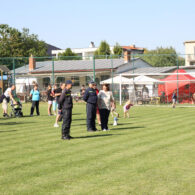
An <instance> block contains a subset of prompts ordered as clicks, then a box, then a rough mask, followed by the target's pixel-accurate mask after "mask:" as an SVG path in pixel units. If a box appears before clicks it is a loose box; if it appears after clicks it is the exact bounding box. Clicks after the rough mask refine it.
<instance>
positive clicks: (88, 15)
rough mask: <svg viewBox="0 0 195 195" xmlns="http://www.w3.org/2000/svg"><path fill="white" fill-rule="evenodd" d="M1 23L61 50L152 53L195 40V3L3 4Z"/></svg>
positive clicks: (43, 0)
mask: <svg viewBox="0 0 195 195" xmlns="http://www.w3.org/2000/svg"><path fill="white" fill-rule="evenodd" d="M0 5H1V9H0V10H1V11H0V23H4V24H5V23H6V24H9V25H10V26H13V27H16V28H18V29H22V28H23V27H26V28H29V29H30V32H31V33H35V34H38V36H39V38H40V39H42V40H44V41H46V42H47V43H50V44H53V45H55V46H58V47H60V48H62V49H63V48H67V47H71V48H75V47H76V48H81V47H88V45H89V42H90V41H94V42H95V44H96V45H97V46H98V45H99V43H100V41H101V40H107V41H108V43H109V44H110V45H114V44H115V43H116V42H119V44H121V45H131V44H135V45H137V46H140V47H146V48H148V49H154V48H156V47H157V46H163V47H166V46H173V47H174V48H175V49H176V50H177V51H178V52H179V53H184V46H183V42H184V41H185V40H195V25H194V20H195V1H194V0H137V1H136V0H134V1H133V0H31V1H30V0H17V1H16V0H6V1H4V0H0Z"/></svg>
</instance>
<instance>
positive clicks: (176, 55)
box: [176, 55, 179, 103]
mask: <svg viewBox="0 0 195 195" xmlns="http://www.w3.org/2000/svg"><path fill="white" fill-rule="evenodd" d="M176 61H177V103H179V75H178V71H179V61H178V55H176Z"/></svg>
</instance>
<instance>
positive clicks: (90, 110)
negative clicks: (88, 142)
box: [87, 103, 97, 130]
mask: <svg viewBox="0 0 195 195" xmlns="http://www.w3.org/2000/svg"><path fill="white" fill-rule="evenodd" d="M96 109H97V106H96V104H90V103H87V130H95V129H96V126H95V119H96Z"/></svg>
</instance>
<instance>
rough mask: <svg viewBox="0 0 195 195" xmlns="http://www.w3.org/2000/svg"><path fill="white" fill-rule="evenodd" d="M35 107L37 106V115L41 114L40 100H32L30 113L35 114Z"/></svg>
mask: <svg viewBox="0 0 195 195" xmlns="http://www.w3.org/2000/svg"><path fill="white" fill-rule="evenodd" d="M35 107H36V112H37V115H39V114H40V113H39V101H32V106H31V111H30V114H31V115H33V113H34V109H35Z"/></svg>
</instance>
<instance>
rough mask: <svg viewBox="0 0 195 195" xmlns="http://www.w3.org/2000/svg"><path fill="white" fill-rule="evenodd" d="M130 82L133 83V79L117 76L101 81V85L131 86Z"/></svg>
mask: <svg viewBox="0 0 195 195" xmlns="http://www.w3.org/2000/svg"><path fill="white" fill-rule="evenodd" d="M130 82H131V79H128V78H126V77H122V76H116V77H113V78H109V79H106V80H104V81H101V82H100V84H101V85H102V84H129V83H130Z"/></svg>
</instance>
